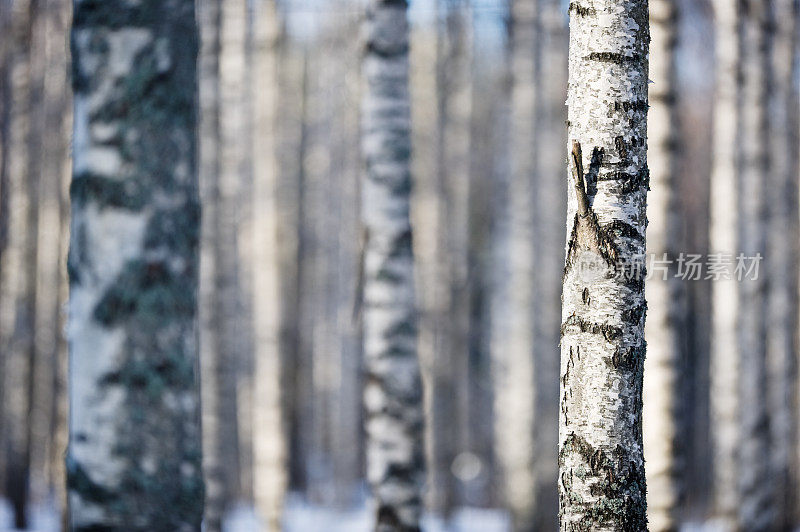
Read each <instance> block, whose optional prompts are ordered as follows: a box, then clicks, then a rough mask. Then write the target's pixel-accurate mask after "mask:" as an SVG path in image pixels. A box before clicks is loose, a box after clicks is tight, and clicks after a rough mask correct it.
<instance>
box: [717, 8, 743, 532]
mask: <svg viewBox="0 0 800 532" xmlns="http://www.w3.org/2000/svg"><path fill="white" fill-rule="evenodd" d="M714 8H715V25H716V95H715V98H714V100H715V103H714V140H713V162H712V169H711V185H710V187H711V189H710V211H711V214H710V222H709V223H710V235H709V248H710V254H711V255H719V254H728V255H730V254H733V253H734V252H735V250H736V249H737V246H738V238H737V234H736V223H737V218H736V217H737V212H738V199H737V198H738V196H739V187H738V173H739V159H738V141H739V128H740V122H741V116H740V114H741V108H740V102H741V95H740V92H739V75H740V72H741V57H740V54H741V14H740V12H739V7H738V1H737V0H716V2H715V3H714ZM711 290H712V332H711V354H710V363H709V364H710V370H709V371H710V394H709V395H710V410H711V427H712V441H713V447H714V452H713V453H712V456H713V475H714V480H713V483H712V486H713V490H714V513H715V515H716V517H717V518H718V519H720V521H721V522H722V524H723V526H725V527H727V528H729V529H730V528H733V527H734V525H735V522H736V511H737V501H738V498H737V495H736V471H737V468H736V464H737V457H736V438H737V431H738V417H737V416H738V411H739V397H738V390H737V386H738V381H739V372H740V368H739V358H738V356H736V353H738V348H737V335H736V309H737V307H738V306H739V294H738V289H737V286H736V282H735V281H734V280H733V278H732V277H731V278H729V279H719V280H715V281H714V282H713V283H712V287H711Z"/></svg>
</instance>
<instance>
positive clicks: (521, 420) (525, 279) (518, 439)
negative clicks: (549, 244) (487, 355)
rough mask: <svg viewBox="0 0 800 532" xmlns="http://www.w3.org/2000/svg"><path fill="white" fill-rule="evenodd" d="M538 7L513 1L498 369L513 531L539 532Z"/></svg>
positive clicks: (498, 433)
mask: <svg viewBox="0 0 800 532" xmlns="http://www.w3.org/2000/svg"><path fill="white" fill-rule="evenodd" d="M540 7H541V6H540V5H539V2H538V1H528V0H512V1H511V2H510V4H509V8H510V16H511V23H510V25H509V40H510V76H511V114H510V117H511V123H510V126H511V142H510V150H511V151H510V153H509V156H510V159H511V173H510V178H509V184H508V197H507V199H508V204H507V207H506V208H507V209H508V215H507V217H508V218H507V219H508V225H507V227H508V234H507V238H508V247H507V250H506V251H507V253H508V255H507V257H506V260H509V261H510V264H509V266H508V277H507V280H506V281H505V282H506V283H507V285H508V286H507V287H506V288H505V289H504V290H503V293H504V294H506V296H507V298H508V300H507V302H506V305H507V309H505V310H504V311H503V313H504V314H505V315H506V316H507V319H508V324H507V325H506V330H505V338H504V339H502V340H500V341H501V342H502V344H501V346H502V347H499V352H497V353H496V356H495V359H494V362H495V366H494V369H493V371H494V387H495V407H494V412H495V419H494V424H495V438H496V445H497V453H498V458H499V463H500V465H501V470H502V471H501V475H502V478H503V492H504V497H505V500H506V504H507V505H508V507H509V508H510V510H511V514H512V516H513V521H514V530H518V531H530V530H534V528H535V526H534V525H535V518H536V513H537V498H536V475H535V461H534V451H535V446H534V441H533V438H534V433H535V429H534V425H535V421H536V420H535V417H536V416H535V407H536V399H535V397H536V386H535V384H534V383H535V364H534V349H535V348H534V344H535V336H536V318H535V315H536V312H535V308H534V307H535V301H536V293H535V292H536V287H535V284H536V274H537V272H536V265H535V264H534V262H535V260H536V245H535V244H536V236H535V234H534V233H535V229H536V224H535V221H534V219H535V217H536V209H533V208H531V205H533V204H535V202H536V194H535V183H536V179H537V175H536V174H537V150H536V146H537V138H538V135H537V125H538V123H537V116H536V115H537V113H536V111H537V98H538V89H539V87H538V85H539V79H538V75H537V73H538V72H537V70H538V66H539V65H538V59H539V58H538V51H539V50H538V46H539V28H538V17H539V14H540V13H539V10H540Z"/></svg>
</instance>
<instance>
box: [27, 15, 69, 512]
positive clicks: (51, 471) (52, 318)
mask: <svg viewBox="0 0 800 532" xmlns="http://www.w3.org/2000/svg"><path fill="white" fill-rule="evenodd" d="M39 5H40V7H39V13H38V15H37V22H36V24H35V38H36V39H37V40H39V45H38V47H39V50H40V51H39V52H38V54H40V60H41V64H40V66H39V68H40V69H41V72H42V74H41V76H40V79H39V82H40V83H41V86H40V89H39V90H40V95H39V98H38V100H39V103H38V104H36V105H37V106H38V107H39V108H40V112H39V113H38V114H35V115H34V116H33V117H32V118H35V119H36V121H37V122H38V125H37V128H38V132H37V135H38V140H35V141H34V143H33V144H32V145H33V146H34V152H33V153H34V154H35V155H34V156H35V157H37V158H40V159H41V167H40V170H41V178H40V181H39V187H38V191H37V195H38V198H39V202H38V218H39V223H38V234H37V235H36V276H37V278H36V302H35V308H36V316H35V319H36V322H35V327H34V330H35V333H34V334H35V336H34V346H35V355H34V364H33V372H32V375H31V377H32V379H31V380H32V388H31V390H30V392H31V393H32V403H31V414H30V425H29V430H30V438H31V471H32V476H31V490H32V496H33V497H34V499H35V500H38V501H42V500H45V499H46V498H47V497H48V496H49V495H50V494H51V491H52V490H55V491H56V492H58V493H60V492H62V491H63V488H62V487H61V482H62V481H63V465H62V458H61V456H63V452H64V441H63V438H60V437H59V433H58V432H57V431H55V430H54V427H55V426H56V424H57V416H58V409H59V408H61V407H60V404H61V403H62V402H65V401H66V397H65V396H64V390H63V387H62V386H61V385H60V384H59V383H58V382H57V380H58V379H59V375H58V373H59V366H60V365H61V364H62V363H63V362H64V354H65V351H64V346H65V344H64V337H63V334H62V330H63V322H62V313H61V304H62V301H61V299H60V297H59V292H60V288H61V286H62V279H63V276H62V268H61V266H62V265H63V264H64V260H63V259H64V258H65V257H64V253H63V251H64V249H65V245H64V243H63V242H62V239H63V238H64V234H63V233H64V230H65V229H66V227H65V226H66V224H67V220H66V216H65V214H66V212H65V207H66V205H64V204H63V203H62V194H63V190H64V186H65V183H66V181H67V180H68V177H67V176H68V170H67V168H68V163H69V159H68V149H69V145H68V139H69V125H70V120H69V112H68V110H69V105H68V102H69V91H68V88H67V79H66V75H67V64H66V59H67V58H66V50H65V48H64V42H65V39H66V35H67V26H66V22H67V21H66V18H65V16H66V12H65V6H64V3H63V2H58V1H55V0H50V1H47V2H43V3H41V4H39ZM37 145H38V146H39V147H38V149H37V148H36V146H37ZM59 428H60V427H59ZM54 455H58V456H59V458H58V460H56V461H53V460H52V457H53V456H54Z"/></svg>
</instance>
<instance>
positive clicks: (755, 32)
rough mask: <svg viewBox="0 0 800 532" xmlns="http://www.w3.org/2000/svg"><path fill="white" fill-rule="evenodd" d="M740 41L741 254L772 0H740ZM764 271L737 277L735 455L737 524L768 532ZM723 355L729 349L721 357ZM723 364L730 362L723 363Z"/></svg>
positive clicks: (765, 122)
mask: <svg viewBox="0 0 800 532" xmlns="http://www.w3.org/2000/svg"><path fill="white" fill-rule="evenodd" d="M744 8H745V10H746V11H745V13H746V17H745V19H744V23H743V29H744V31H743V40H742V49H743V53H742V80H743V81H742V102H741V105H742V107H741V109H742V111H741V113H742V114H741V117H742V118H741V127H742V129H741V132H742V133H741V145H740V150H739V153H740V155H741V174H740V192H741V194H740V196H739V208H738V212H739V218H738V220H737V221H738V226H737V230H738V234H739V247H738V249H735V250H732V251H733V253H734V257H733V259H734V267H735V265H736V261H737V260H738V259H737V257H738V256H739V254H740V253H742V254H744V256H745V257H755V256H756V254H761V256H764V254H765V252H766V249H765V244H766V229H767V227H766V224H765V209H766V201H765V200H766V188H767V187H765V186H764V179H765V176H767V175H769V173H768V172H769V150H768V146H769V144H768V142H769V140H768V139H769V117H768V113H767V108H768V98H769V91H770V81H769V80H770V75H771V69H770V67H769V59H770V55H769V45H770V34H771V31H772V29H771V24H772V18H771V17H772V13H771V11H772V0H747V1H745V2H744ZM764 279H765V276H764V275H763V274H760V275H759V276H758V278H757V279H747V278H745V279H743V280H742V281H738V280H737V282H738V289H739V294H740V296H739V297H740V299H739V306H738V316H737V322H736V329H737V338H738V348H739V360H740V364H741V373H740V376H739V388H738V391H739V398H740V401H741V402H740V404H739V416H740V418H739V427H740V431H741V432H740V439H739V444H740V448H739V449H738V456H737V461H738V464H740V467H739V470H738V471H737V481H738V488H739V497H740V499H739V502H738V505H737V506H738V512H739V526H740V527H741V528H742V529H743V530H768V529H770V528H771V527H772V526H774V517H775V516H774V514H773V507H772V503H773V497H774V492H773V491H772V488H773V484H772V482H771V480H770V479H771V475H770V463H769V462H770V457H769V453H770V446H769V419H768V401H767V400H765V397H767V374H766V370H767V367H766V346H765V341H766V335H765V330H766V320H765V317H764V312H765V310H766V298H765V295H766V284H765V281H764ZM728 356H729V357H730V354H729V355H728ZM728 363H729V362H728Z"/></svg>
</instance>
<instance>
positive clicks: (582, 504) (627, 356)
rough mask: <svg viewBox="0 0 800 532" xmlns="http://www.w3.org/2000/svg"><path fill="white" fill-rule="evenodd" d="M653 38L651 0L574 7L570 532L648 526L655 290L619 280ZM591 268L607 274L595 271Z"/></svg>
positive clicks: (566, 339) (634, 209)
mask: <svg viewBox="0 0 800 532" xmlns="http://www.w3.org/2000/svg"><path fill="white" fill-rule="evenodd" d="M649 38H650V36H649V30H648V9H647V2H646V1H643V0H593V1H585V0H584V1H582V2H573V3H572V4H571V6H570V51H569V87H568V93H567V107H568V117H569V119H568V126H569V133H568V137H569V141H570V145H571V148H572V151H571V155H570V164H569V166H570V176H569V178H568V180H569V184H570V186H569V188H570V194H569V204H568V207H569V208H568V214H567V224H568V230H570V231H571V234H570V237H569V240H568V243H567V260H566V266H565V270H564V282H563V295H562V298H563V308H562V326H561V396H562V398H561V417H560V427H559V429H560V430H559V466H560V475H559V490H560V512H561V513H560V522H561V525H560V526H561V530H564V531H570V530H643V529H645V528H646V526H647V516H646V502H645V471H644V459H643V454H642V428H641V413H642V412H641V408H642V366H643V363H644V356H645V341H644V319H645V312H646V304H645V300H644V283H643V282H642V279H641V278H639V277H638V276H637V275H635V272H634V275H632V276H631V277H630V278H628V277H626V276H624V275H622V276H619V275H615V274H619V273H620V272H619V271H618V270H620V269H622V266H623V265H624V263H625V262H626V261H628V260H630V259H633V258H634V257H635V256H636V255H641V254H643V253H644V251H645V236H644V231H645V227H646V224H647V221H646V201H647V187H648V180H649V178H648V170H647V142H646V134H647V80H648V77H647V74H648V65H647V54H648V42H649ZM581 148H583V149H582V150H581ZM584 168H585V169H586V171H584ZM587 262H591V263H593V264H595V265H596V266H597V267H598V269H597V270H595V271H589V270H588V268H587ZM615 270H616V271H615ZM623 273H624V272H623Z"/></svg>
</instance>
